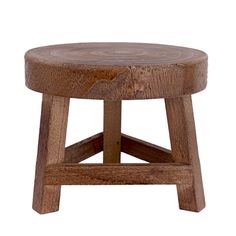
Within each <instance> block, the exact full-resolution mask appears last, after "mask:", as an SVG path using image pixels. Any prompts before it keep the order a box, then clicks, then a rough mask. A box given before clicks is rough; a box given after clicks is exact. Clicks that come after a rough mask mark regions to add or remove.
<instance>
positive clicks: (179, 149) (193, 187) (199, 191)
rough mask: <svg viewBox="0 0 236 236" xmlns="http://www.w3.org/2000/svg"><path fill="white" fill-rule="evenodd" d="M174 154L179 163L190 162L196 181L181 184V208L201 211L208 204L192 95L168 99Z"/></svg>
mask: <svg viewBox="0 0 236 236" xmlns="http://www.w3.org/2000/svg"><path fill="white" fill-rule="evenodd" d="M165 103H166V111H167V119H168V125H169V133H170V140H171V149H172V155H173V158H174V160H175V161H176V162H180V163H186V164H190V165H191V166H192V172H193V183H192V184H179V185H177V191H178V198H179V206H180V208H181V209H184V210H190V211H200V210H202V209H203V208H204V207H205V199H204V191H203V185H202V177H201V170H200V162H199V157H198V147H197V140H196V133H195V124H194V117H193V110H192V101H191V96H184V97H180V98H169V99H165Z"/></svg>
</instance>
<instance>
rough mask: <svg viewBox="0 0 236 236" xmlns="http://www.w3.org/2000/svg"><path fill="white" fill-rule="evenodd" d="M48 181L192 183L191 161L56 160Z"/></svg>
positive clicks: (52, 182)
mask: <svg viewBox="0 0 236 236" xmlns="http://www.w3.org/2000/svg"><path fill="white" fill-rule="evenodd" d="M45 176H46V180H45V181H46V183H47V184H50V185H52V184H56V185H58V184H63V185H64V184H65V185H69V184H83V185H85V184H102V185H103V184H114V185H115V184H192V174H191V166H190V165H180V164H177V163H170V164H169V163H168V164H166V163H160V164H56V165H51V166H48V167H47V168H46V171H45Z"/></svg>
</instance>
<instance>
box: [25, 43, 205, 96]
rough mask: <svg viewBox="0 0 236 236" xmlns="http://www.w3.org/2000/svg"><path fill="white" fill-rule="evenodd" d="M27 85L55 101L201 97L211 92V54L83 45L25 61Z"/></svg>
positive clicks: (55, 48)
mask: <svg viewBox="0 0 236 236" xmlns="http://www.w3.org/2000/svg"><path fill="white" fill-rule="evenodd" d="M25 60H26V85H27V86H28V87H29V88H31V89H33V90H36V91H39V92H42V93H48V94H52V95H59V96H66V97H79V98H95V99H108V100H120V99H144V98H159V97H173V96H180V95H184V94H191V93H195V92H198V91H200V90H202V89H204V88H205V86H206V76H207V54H206V53H204V52H202V51H200V50H196V49H191V48H185V47H177V46H169V45H160V44H145V43H77V44H62V45H52V46H45V47H39V48H35V49H31V50H29V51H28V52H27V53H26V55H25Z"/></svg>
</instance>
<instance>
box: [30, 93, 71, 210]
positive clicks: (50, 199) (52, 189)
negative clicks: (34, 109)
mask: <svg viewBox="0 0 236 236" xmlns="http://www.w3.org/2000/svg"><path fill="white" fill-rule="evenodd" d="M68 109H69V98H63V97H57V96H51V95H46V94H44V95H43V101H42V111H41V121H40V132H39V144H38V155H37V163H36V171H35V183H34V196H33V209H34V210H35V211H37V212H38V213H40V214H43V213H49V212H54V211H57V210H58V209H59V202H60V190H61V186H60V185H45V169H46V167H47V166H48V165H50V164H57V163H62V162H63V161H64V155H65V138H66V128H67V118H68Z"/></svg>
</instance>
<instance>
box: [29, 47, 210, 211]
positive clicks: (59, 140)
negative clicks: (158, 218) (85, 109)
mask: <svg viewBox="0 0 236 236" xmlns="http://www.w3.org/2000/svg"><path fill="white" fill-rule="evenodd" d="M25 70H26V86H27V87H28V88H30V89H32V90H35V91H38V92H40V93H43V101H42V114H41V125H40V134H39V144H38V157H37V164H36V174H35V185H34V198H33V209H34V210H36V211H37V212H39V213H48V212H53V211H57V210H58V209H59V201H60V189H61V185H73V184H80V185H86V184H89V185H93V184H100V185H105V184H176V185H177V192H178V199H179V207H180V209H184V210H189V211H200V210H202V209H203V208H204V206H205V200H204V192H203V185H202V178H201V170H200V163H199V158H198V148H197V141H196V134H195V125H194V117H193V110H192V102H191V94H193V93H196V92H199V91H201V90H203V89H204V88H205V87H206V83H207V55H206V54H205V53H204V52H202V51H199V50H195V49H190V48H184V47H175V46H167V45H158V44H138V43H79V44H66V45H56V46H47V47H40V48H35V49H32V50H30V51H28V52H27V53H26V55H25ZM70 98H87V99H88V98H89V99H103V100H104V131H103V133H99V134H96V135H94V136H92V137H89V138H87V139H85V140H83V141H81V142H78V143H75V144H73V145H71V146H69V147H66V148H65V139H66V128H67V118H68V109H69V100H70ZM151 98H164V99H165V104H166V112H167V119H168V126H169V134H170V141H171V149H172V150H171V151H170V150H167V149H165V148H162V147H159V146H157V145H154V144H150V143H147V142H145V141H142V140H139V139H136V138H133V137H130V136H128V135H125V134H121V100H123V99H130V100H131V99H151ZM101 151H103V153H104V155H103V158H104V164H78V163H80V162H81V161H83V160H85V159H87V158H89V157H91V156H92V155H94V154H96V153H99V152H101ZM121 152H124V153H128V154H130V155H133V156H135V157H137V158H139V159H141V160H144V161H147V162H149V163H150V164H120V153H121Z"/></svg>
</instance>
